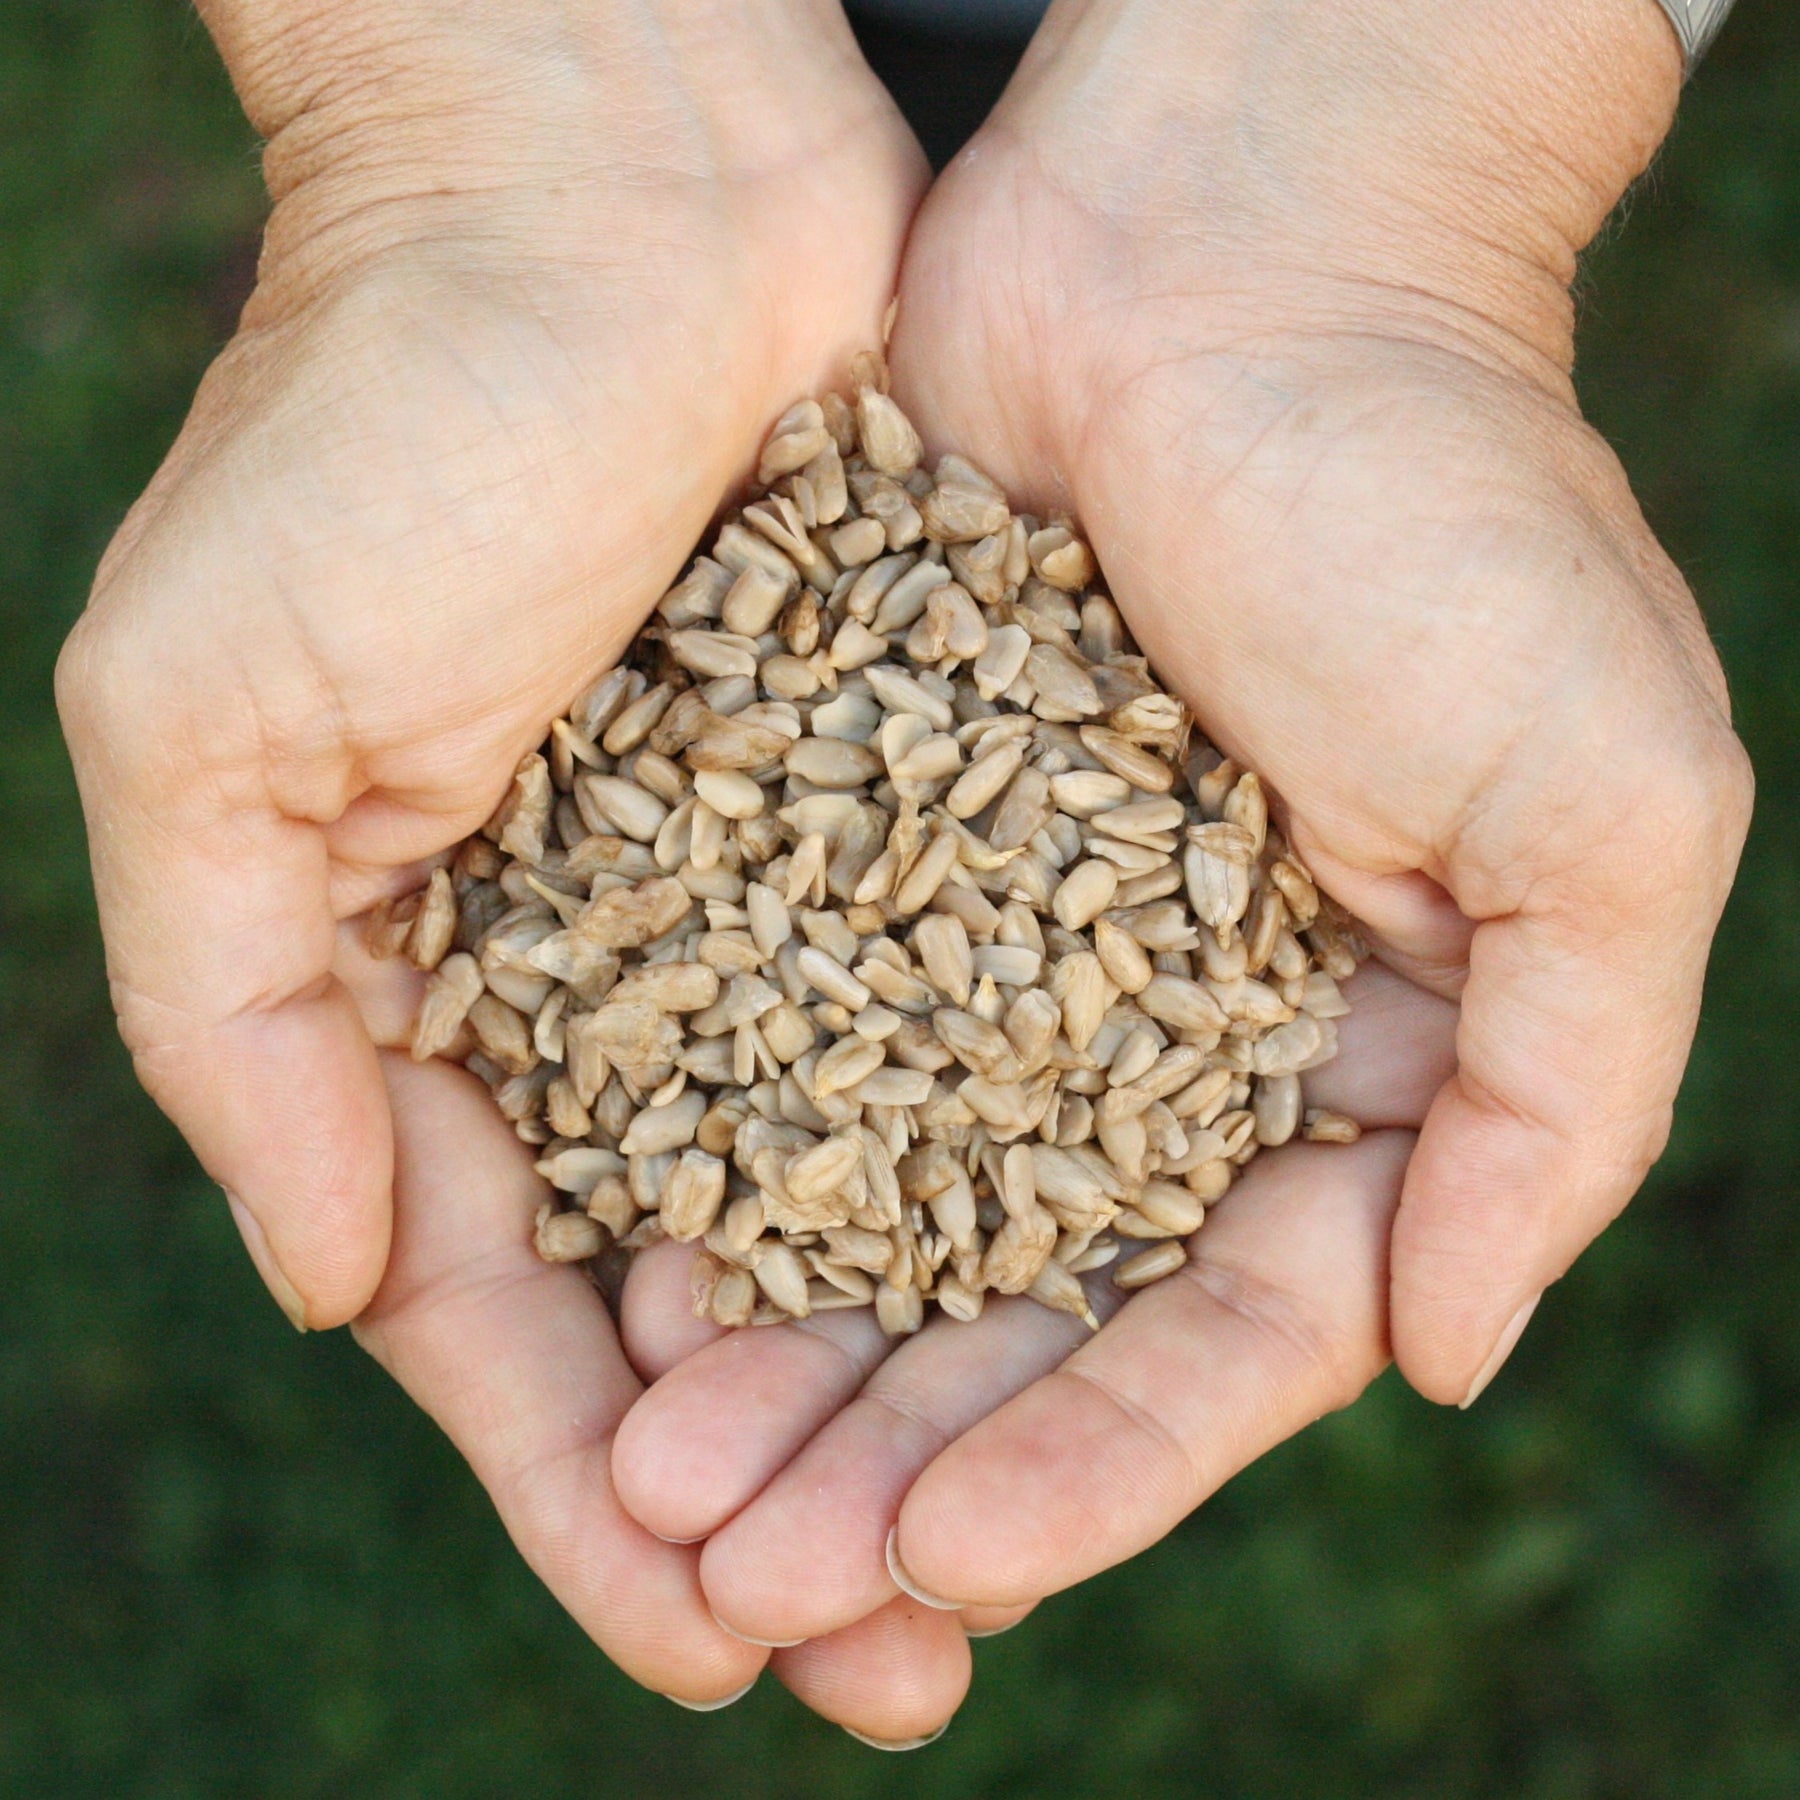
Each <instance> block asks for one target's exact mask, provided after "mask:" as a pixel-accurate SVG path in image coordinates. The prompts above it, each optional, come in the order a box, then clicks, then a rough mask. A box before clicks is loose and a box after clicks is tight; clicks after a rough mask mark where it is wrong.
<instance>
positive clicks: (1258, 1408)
mask: <svg viewBox="0 0 1800 1800" xmlns="http://www.w3.org/2000/svg"><path fill="white" fill-rule="evenodd" d="M1411 1143H1412V1140H1411V1136H1410V1134H1408V1133H1405V1132H1380V1133H1377V1134H1375V1135H1372V1136H1369V1137H1365V1138H1364V1139H1363V1140H1362V1141H1361V1142H1360V1143H1358V1144H1355V1145H1353V1146H1351V1147H1349V1148H1347V1149H1344V1148H1336V1147H1326V1146H1313V1145H1296V1146H1294V1147H1293V1148H1292V1149H1290V1150H1289V1151H1288V1152H1287V1153H1286V1154H1284V1155H1282V1156H1280V1157H1276V1158H1271V1159H1270V1160H1269V1161H1267V1162H1266V1163H1265V1162H1264V1161H1262V1160H1261V1159H1258V1161H1257V1162H1256V1163H1255V1164H1253V1165H1252V1167H1251V1169H1250V1171H1249V1173H1248V1174H1247V1175H1246V1177H1245V1180H1244V1182H1243V1184H1242V1186H1241V1187H1240V1188H1239V1189H1237V1190H1235V1191H1234V1192H1233V1193H1232V1194H1231V1195H1230V1196H1229V1197H1228V1198H1227V1199H1226V1200H1225V1201H1224V1202H1222V1203H1221V1204H1220V1206H1219V1207H1218V1209H1217V1212H1216V1215H1215V1216H1213V1217H1209V1219H1208V1222H1207V1225H1206V1228H1205V1229H1204V1230H1203V1231H1202V1232H1201V1233H1200V1235H1199V1236H1198V1237H1197V1238H1196V1239H1195V1241H1194V1250H1193V1257H1192V1261H1191V1262H1190V1263H1189V1265H1188V1266H1187V1268H1186V1269H1184V1270H1182V1271H1181V1272H1179V1273H1177V1274H1175V1275H1172V1276H1170V1277H1169V1278H1168V1279H1167V1280H1165V1281H1161V1282H1159V1283H1157V1284H1156V1286H1154V1287H1151V1288H1147V1289H1145V1290H1144V1291H1143V1292H1142V1293H1141V1294H1139V1295H1137V1296H1136V1297H1135V1298H1134V1299H1133V1300H1132V1301H1131V1303H1130V1304H1129V1305H1128V1306H1127V1307H1126V1308H1125V1309H1124V1310H1123V1311H1122V1312H1121V1313H1120V1314H1119V1315H1118V1317H1117V1318H1115V1319H1114V1320H1113V1321H1112V1323H1111V1324H1110V1325H1108V1326H1107V1327H1106V1328H1105V1329H1104V1330H1103V1331H1102V1332H1101V1333H1100V1335H1099V1336H1098V1337H1097V1338H1095V1339H1094V1340H1093V1342H1092V1343H1090V1344H1088V1345H1087V1346H1085V1347H1084V1348H1082V1349H1080V1350H1078V1351H1077V1352H1076V1353H1075V1355H1074V1356H1072V1357H1071V1358H1070V1359H1069V1360H1068V1362H1067V1363H1065V1364H1064V1365H1063V1366H1062V1367H1061V1368H1060V1369H1058V1370H1057V1371H1056V1372H1055V1373H1053V1374H1050V1375H1047V1376H1045V1377H1044V1379H1042V1380H1041V1381H1038V1382H1036V1383H1035V1384H1034V1385H1033V1386H1031V1387H1030V1388H1028V1389H1026V1391H1025V1392H1024V1393H1022V1394H1020V1395H1019V1396H1018V1397H1017V1398H1016V1399H1014V1400H1012V1401H1010V1402H1008V1404H1006V1405H1005V1406H1003V1407H1001V1408H1000V1410H999V1411H998V1412H996V1413H994V1414H993V1416H992V1417H990V1418H988V1419H986V1420H985V1421H983V1422H982V1423H981V1424H979V1425H977V1426H976V1427H975V1428H974V1429H973V1430H971V1431H969V1432H967V1433H966V1434H965V1435H964V1436H962V1437H960V1438H959V1439H958V1440H957V1441H956V1442H955V1443H954V1444H952V1445H951V1446H950V1447H949V1448H948V1449H947V1450H946V1451H945V1452H944V1453H943V1454H942V1455H941V1456H939V1457H938V1458H937V1460H936V1461H935V1462H933V1463H932V1464H931V1466H930V1467H929V1468H928V1469H926V1471H925V1472H924V1474H923V1475H921V1476H920V1477H919V1479H918V1481H917V1482H916V1483H914V1485H913V1487H912V1490H911V1491H910V1493H909V1494H908V1495H907V1497H906V1501H905V1504H904V1505H903V1506H902V1508H901V1511H900V1523H899V1533H898V1537H897V1539H896V1543H895V1552H896V1555H897V1558H898V1561H899V1564H900V1566H901V1569H902V1571H903V1572H904V1573H906V1574H907V1576H908V1579H909V1584H910V1585H911V1586H912V1587H914V1588H915V1589H916V1590H917V1591H920V1592H924V1593H928V1594H935V1595H938V1596H941V1597H943V1598H944V1599H945V1600H946V1601H950V1602H954V1603H960V1604H961V1605H965V1606H967V1605H974V1604H981V1605H987V1606H1009V1605H1023V1604H1025V1603H1027V1602H1029V1601H1031V1600H1035V1599H1037V1598H1039V1597H1040V1596H1042V1595H1045V1594H1051V1593H1055V1592H1057V1591H1059V1590H1060V1589H1062V1588H1065V1587H1068V1586H1070V1585H1071V1584H1072V1583H1074V1582H1077V1581H1080V1580H1083V1579H1085V1578H1086V1577H1087V1576H1089V1575H1093V1574H1095V1573H1097V1572H1098V1571H1099V1570H1101V1569H1104V1568H1108V1567H1110V1566H1111V1565H1112V1564H1114V1563H1117V1562H1120V1561H1123V1560H1124V1559H1125V1558H1126V1557H1129V1556H1133V1555H1135V1554H1136V1553H1137V1552H1138V1551H1140V1550H1142V1549H1144V1548H1145V1547H1146V1546H1147V1545H1149V1544H1152V1543H1154V1542H1156V1540H1157V1539H1158V1538H1160V1537H1162V1536H1163V1535H1164V1533H1166V1532H1167V1531H1169V1530H1170V1529H1172V1528H1173V1527H1174V1526H1175V1525H1176V1524H1177V1523H1179V1521H1180V1520H1181V1519H1183V1518H1185V1517H1186V1516H1187V1514H1188V1513H1190V1512H1191V1511H1192V1510H1193V1509H1194V1508H1195V1507H1196V1506H1198V1505H1199V1504H1200V1503H1201V1502H1202V1501H1203V1500H1204V1499H1206V1497H1207V1496H1208V1495H1209V1494H1211V1493H1212V1492H1213V1491H1214V1490H1215V1489H1217V1488H1218V1487H1219V1486H1220V1484H1221V1483H1223V1482H1224V1481H1226V1480H1228V1479H1229V1478H1230V1477H1231V1476H1232V1475H1234V1474H1236V1473H1237V1471H1238V1470H1239V1469H1241V1468H1243V1467H1245V1465H1246V1464H1248V1463H1250V1462H1253V1461H1254V1460H1255V1459H1256V1458H1257V1457H1259V1456H1261V1455H1262V1454H1263V1453H1264V1452H1265V1451H1267V1450H1269V1449H1271V1448H1272V1447H1273V1446H1274V1445H1276V1444H1278V1443H1280V1442H1281V1441H1282V1440H1283V1439H1285V1438H1287V1437H1289V1436H1291V1435H1292V1434H1293V1433H1294V1432H1296V1431H1298V1430H1300V1429H1301V1428H1302V1427H1303V1426H1305V1425H1308V1424H1310V1423H1311V1422H1312V1421H1313V1420H1314V1419H1316V1418H1318V1417H1319V1416H1320V1414H1322V1413H1325V1412H1328V1411H1330V1410H1332V1409H1333V1408H1334V1407H1340V1406H1344V1405H1347V1404H1348V1403H1349V1402H1350V1401H1351V1400H1353V1399H1354V1398H1355V1397H1356V1396H1357V1395H1358V1394H1360V1393H1361V1392H1362V1390H1363V1388H1364V1387H1366V1386H1367V1385H1368V1383H1369V1382H1370V1381H1372V1380H1373V1379H1374V1377H1375V1376H1376V1375H1377V1374H1378V1373H1379V1372H1380V1370H1381V1368H1382V1366H1383V1365H1384V1363H1385V1362H1386V1360H1387V1336H1386V1316H1385V1314H1386V1308H1385V1304H1384V1302H1385V1298H1386V1292H1387V1239H1388V1232H1389V1229H1390V1226H1391V1222H1392V1218H1393V1211H1394V1206H1395V1204H1396V1201H1397V1199H1398V1195H1399V1188H1400V1177H1401V1171H1402V1169H1403V1168H1404V1166H1405V1162H1406V1157H1407V1154H1408V1151H1409V1150H1410V1148H1411Z"/></svg>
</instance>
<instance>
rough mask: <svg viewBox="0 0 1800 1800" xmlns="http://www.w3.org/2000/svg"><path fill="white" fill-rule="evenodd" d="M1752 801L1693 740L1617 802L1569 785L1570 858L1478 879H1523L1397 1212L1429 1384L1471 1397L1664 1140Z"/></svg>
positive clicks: (1406, 1289)
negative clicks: (1574, 847) (1588, 798)
mask: <svg viewBox="0 0 1800 1800" xmlns="http://www.w3.org/2000/svg"><path fill="white" fill-rule="evenodd" d="M1599 729H1600V728H1599V727H1598V726H1596V731H1597V732H1598V731H1599ZM1596 754H1597V755H1600V756H1603V755H1604V752H1596ZM1727 760H1729V759H1727ZM1621 786H1622V789H1623V791H1622V792H1621ZM1495 804H1496V805H1497V806H1504V804H1505V803H1504V802H1496V803H1495ZM1747 806H1748V800H1747V790H1740V791H1739V792H1738V794H1737V796H1736V797H1735V798H1734V797H1733V792H1732V777H1731V776H1730V775H1729V774H1728V773H1724V772H1721V771H1720V770H1719V769H1716V768H1715V769H1713V770H1712V771H1711V772H1708V770H1707V768H1706V767H1705V762H1704V759H1703V758H1699V757H1698V753H1697V752H1695V751H1694V750H1693V748H1692V747H1691V746H1690V747H1689V749H1688V751H1687V752H1686V753H1685V755H1674V756H1672V757H1671V759H1670V762H1669V766H1667V767H1666V768H1665V767H1662V766H1659V767H1658V768H1657V769H1656V770H1654V771H1651V772H1649V773H1647V774H1645V775H1644V776H1643V777H1642V778H1641V780H1636V781H1634V780H1633V779H1631V778H1630V777H1629V776H1627V777H1626V779H1625V780H1624V781H1623V783H1622V784H1614V785H1612V786H1610V787H1609V790H1608V803H1607V806H1606V808H1605V809H1604V816H1600V817H1596V816H1594V813H1593V810H1592V807H1591V805H1589V804H1587V803H1584V802H1576V801H1572V802H1571V818H1570V821H1569V823H1568V824H1566V825H1565V824H1564V823H1563V822H1561V821H1558V822H1557V825H1556V828H1555V829H1554V830H1553V831H1547V832H1546V836H1548V837H1549V838H1551V840H1552V843H1553V846H1554V851H1555V854H1556V858H1557V860H1559V861H1561V862H1562V863H1563V866H1562V867H1561V868H1560V869H1558V870H1557V871H1556V872H1554V873H1552V874H1549V875H1537V876H1530V875H1526V874H1518V873H1514V874H1512V875H1510V876H1509V877H1508V880H1507V882H1506V883H1505V884H1500V883H1496V882H1493V881H1490V880H1483V879H1480V878H1477V877H1475V876H1466V878H1465V879H1466V887H1467V890H1468V893H1469V898H1468V899H1467V900H1466V901H1465V904H1466V905H1467V906H1468V909H1469V910H1470V911H1471V912H1473V913H1482V912H1487V913H1494V912H1495V911H1496V910H1497V904H1498V902H1497V900H1496V898H1495V890H1496V888H1497V887H1498V886H1501V885H1506V886H1511V885H1513V884H1516V883H1523V884H1524V888H1523V892H1522V893H1521V894H1520V895H1519V897H1518V899H1517V903H1516V904H1515V905H1513V906H1511V908H1510V910H1506V911H1504V912H1500V913H1499V914H1498V916H1491V917H1489V918H1487V920H1486V922H1485V923H1483V924H1482V925H1481V926H1480V927H1479V928H1478V929H1477V931H1476V933H1475V936H1474V941H1473V944H1472V946H1471V950H1470V964H1469V980H1468V985H1467V987H1466V989H1465V990H1464V994H1463V1000H1462V1015H1461V1020H1460V1025H1459V1029H1458V1034H1457V1059H1458V1066H1457V1070H1456V1072H1455V1074H1454V1075H1453V1076H1452V1078H1451V1079H1450V1080H1449V1081H1447V1082H1446V1083H1445V1084H1444V1087H1443V1089H1442V1091H1441V1092H1440V1093H1439V1095H1438V1096H1437V1099H1436V1100H1435V1101H1434V1103H1433V1105H1432V1108H1431V1112H1430V1114H1429V1116H1428V1117H1427V1119H1426V1121H1425V1127H1424V1130H1423V1132H1422V1133H1421V1135H1420V1139H1419V1148H1418V1153H1417V1155H1416V1156H1415V1157H1414V1159H1413V1166H1412V1168H1411V1170H1410V1171H1409V1173H1408V1176H1407V1182H1406V1190H1405V1196H1404V1199H1403V1202H1402V1205H1401V1209H1400V1216H1399V1220H1398V1222H1397V1225H1396V1228H1395V1235H1394V1264H1393V1276H1394V1291H1393V1297H1392V1308H1393V1331H1394V1345H1395V1351H1396V1354H1397V1356H1398V1358H1399V1361H1400V1364H1401V1367H1402V1369H1403V1370H1404V1372H1405V1374H1406V1376H1407V1379H1408V1380H1409V1381H1411V1382H1412V1383H1413V1385H1414V1386H1415V1387H1416V1388H1418V1389H1419V1391H1420V1392H1421V1393H1423V1394H1425V1395H1427V1396H1428V1397H1429V1398H1431V1399H1434V1400H1440V1401H1445V1402H1460V1403H1461V1404H1463V1405H1468V1404H1469V1403H1470V1402H1472V1401H1473V1400H1474V1398H1475V1397H1476V1396H1477V1395H1478V1394H1479V1393H1480V1392H1481V1391H1482V1389H1483V1388H1484V1387H1485V1386H1486V1384H1487V1383H1488V1381H1490V1380H1491V1379H1492V1377H1493V1375H1494V1373H1495V1371H1496V1370H1497V1369H1498V1368H1499V1366H1500V1364H1501V1363H1503V1362H1504V1360H1505V1358H1506V1356H1507V1355H1508V1354H1509V1353H1510V1351H1511V1349H1512V1346H1513V1344H1514V1343H1515V1342H1516V1341H1517V1339H1518V1336H1519V1333H1520V1332H1521V1331H1522V1330H1523V1329H1524V1326H1525V1323H1526V1321H1527V1320H1528V1319H1529V1318H1530V1315H1531V1310H1532V1308H1533V1307H1534V1306H1535V1305H1536V1303H1537V1300H1538V1297H1539V1296H1540V1295H1541V1294H1542V1293H1543V1291H1544V1289H1545V1287H1546V1286H1548V1284H1549V1283H1550V1282H1552V1281H1554V1280H1556V1279H1557V1278H1558V1277H1560V1276H1561V1275H1562V1274H1563V1273H1564V1272H1565V1271H1566V1270H1567V1268H1568V1267H1569V1265H1570V1264H1571V1263H1572V1262H1573V1261H1574V1259H1575V1258H1576V1256H1577V1255H1579V1254H1580V1252H1581V1251H1582V1250H1583V1249H1584V1248H1585V1247H1586V1246H1587V1244H1588V1243H1589V1242H1591V1241H1592V1239H1593V1238H1595V1237H1596V1236H1598V1235H1599V1233H1600V1232H1601V1231H1602V1230H1604V1229H1605V1227H1606V1226H1607V1225H1608V1224H1609V1223H1610V1222H1611V1221H1612V1220H1613V1219H1614V1218H1615V1217H1616V1216H1617V1215H1618V1213H1619V1212H1620V1211H1621V1210H1622V1209H1623V1207H1624V1206H1625V1204H1626V1203H1627V1202H1628V1201H1629V1200H1630V1198H1631V1196H1632V1195H1633V1194H1634V1193H1635V1192H1636V1191H1637V1189H1638V1187H1639V1185H1640V1184H1641V1183H1642V1181H1643V1178H1644V1176H1645V1174H1646V1173H1647V1172H1648V1170H1649V1168H1650V1165H1651V1164H1652V1163H1653V1162H1654V1161H1655V1159H1656V1158H1657V1157H1658V1156H1659V1155H1660V1154H1661V1153H1662V1149H1663V1146H1664V1144H1665V1143H1666V1141H1667V1138H1668V1133H1669V1126H1670V1121H1671V1118H1672V1115H1673V1109H1674V1101H1675V1095H1676V1091H1677V1089H1678V1087H1679V1085H1680V1081H1681V1076H1682V1072H1683V1070H1684V1068H1685V1066H1686V1062H1687V1054H1688V1049H1689V1046H1690V1044H1691V1042H1692V1039H1693V1034H1694V1028H1695V1025H1696V1022H1697V1019H1698V1015H1699V1004H1700V994H1701V985H1702V980H1703V976H1704V972H1705V962H1706V953H1707V948H1708V946H1709V944H1710V942H1711V938H1712V933H1713V928H1714V926H1715V925H1716V924H1717V922H1718V917H1719V914H1720V911H1721V910H1722V908H1723V905H1724V900H1725V895H1726V892H1727V890H1728V888H1729V885H1730V881H1731V877H1732V874H1733V871H1734V870H1735V867H1736V860H1737V851H1738V846H1739V843H1740V842H1741V836H1742V829H1743V821H1744V818H1745V817H1746V816H1747ZM1615 807H1619V808H1622V809H1623V812H1622V816H1620V817H1618V818H1614V817H1613V816H1612V811H1613V809H1614V808H1615ZM1571 830H1575V831H1577V832H1578V833H1580V834H1584V835H1585V840H1586V841H1585V845H1584V847H1583V848H1581V849H1580V850H1578V851H1571V850H1570V849H1569V846H1568V838H1569V836H1570V832H1571ZM1477 850H1479V847H1477ZM1475 853H1476V851H1471V852H1470V854H1471V856H1473V855H1474V854H1475ZM1487 860H1488V862H1489V864H1490V866H1494V861H1495V859H1494V858H1493V857H1492V856H1491V855H1490V856H1488V858H1487ZM1537 866H1538V867H1539V868H1542V867H1543V864H1542V863H1539V864H1538V865H1537Z"/></svg>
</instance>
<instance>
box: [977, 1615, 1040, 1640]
mask: <svg viewBox="0 0 1800 1800" xmlns="http://www.w3.org/2000/svg"><path fill="white" fill-rule="evenodd" d="M1024 1623H1025V1621H1024V1620H1023V1619H1014V1620H1013V1622H1012V1625H990V1626H989V1627H988V1629H987V1630H986V1631H971V1630H970V1629H969V1628H968V1626H966V1625H965V1626H964V1627H963V1636H964V1637H966V1638H968V1639H969V1640H970V1641H971V1642H973V1641H974V1640H975V1639H976V1638H991V1637H999V1636H1000V1635H1001V1633H1002V1632H1006V1631H1011V1630H1012V1629H1013V1626H1015V1625H1023V1624H1024Z"/></svg>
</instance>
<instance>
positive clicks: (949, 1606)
mask: <svg viewBox="0 0 1800 1800" xmlns="http://www.w3.org/2000/svg"><path fill="white" fill-rule="evenodd" d="M887 1566H888V1573H889V1574H890V1575H891V1576H893V1578H894V1585H895V1586H896V1587H897V1588H899V1590H900V1591H901V1593H903V1594H910V1595H912V1597H913V1598H914V1599H915V1600H917V1601H918V1602H919V1603H920V1604H921V1605H923V1606H935V1607H936V1608H937V1609H938V1611H939V1612H960V1611H961V1610H962V1608H963V1607H964V1605H966V1604H967V1603H966V1602H965V1601H962V1600H944V1599H940V1598H939V1597H938V1596H937V1595H936V1594H933V1593H930V1592H928V1591H927V1590H926V1589H925V1588H922V1587H920V1586H919V1584H918V1583H917V1582H916V1581H914V1580H913V1578H912V1577H911V1576H910V1575H909V1574H907V1572H906V1564H905V1563H903V1562H902V1561H901V1560H900V1527H899V1526H898V1525H895V1526H893V1527H892V1528H891V1529H890V1530H889V1532H888V1534H887ZM846 1729H848V1728H847V1727H846ZM853 1735H854V1734H853ZM920 1742H921V1743H927V1744H928V1743H930V1742H931V1739H930V1738H922V1739H921V1740H920ZM898 1747H899V1748H902V1749H907V1750H910V1749H911V1748H912V1745H910V1744H905V1745H901V1746H898ZM881 1748H882V1749H888V1748H890V1746H888V1745H885V1744H884V1745H882V1746H881Z"/></svg>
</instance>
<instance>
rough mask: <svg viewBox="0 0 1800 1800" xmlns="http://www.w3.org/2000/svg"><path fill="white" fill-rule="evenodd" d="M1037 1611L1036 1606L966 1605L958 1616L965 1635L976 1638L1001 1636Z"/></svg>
mask: <svg viewBox="0 0 1800 1800" xmlns="http://www.w3.org/2000/svg"><path fill="white" fill-rule="evenodd" d="M1036 1611H1037V1608H1036V1606H965V1607H963V1608H962V1610H961V1611H960V1612H959V1613H958V1614H957V1615H956V1616H957V1617H958V1618H959V1619H960V1620H961V1621H962V1628H963V1636H964V1637H966V1638H970V1639H975V1638H991V1637H999V1636H1000V1635H1001V1634H1002V1633H1003V1632H1008V1631H1011V1630H1012V1628H1013V1627H1014V1626H1015V1625H1020V1624H1023V1623H1024V1622H1025V1620H1027V1619H1028V1618H1030V1617H1031V1615H1032V1614H1033V1613H1034V1612H1036Z"/></svg>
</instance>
